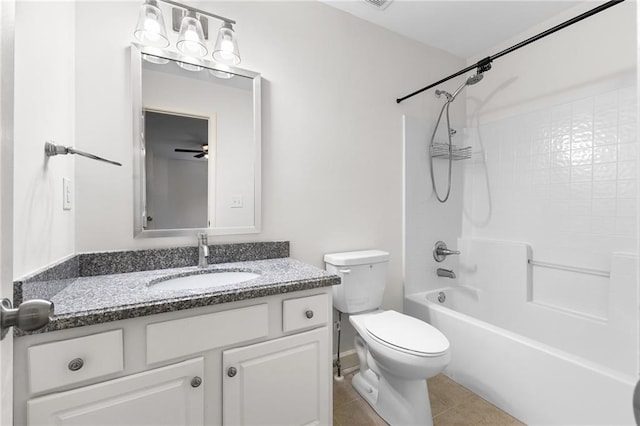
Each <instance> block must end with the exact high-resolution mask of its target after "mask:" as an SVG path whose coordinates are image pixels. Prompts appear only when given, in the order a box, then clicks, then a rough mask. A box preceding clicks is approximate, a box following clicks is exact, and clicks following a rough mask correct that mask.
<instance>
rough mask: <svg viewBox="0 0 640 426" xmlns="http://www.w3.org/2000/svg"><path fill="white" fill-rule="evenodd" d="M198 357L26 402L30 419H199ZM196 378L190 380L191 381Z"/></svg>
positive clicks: (64, 422)
mask: <svg viewBox="0 0 640 426" xmlns="http://www.w3.org/2000/svg"><path fill="white" fill-rule="evenodd" d="M203 373H204V361H203V358H196V359H192V360H189V361H185V362H181V363H179V364H174V365H170V366H168V367H162V368H157V369H155V370H149V371H145V372H143V373H138V374H133V375H131V376H126V377H122V378H119V379H115V380H109V381H106V382H103V383H98V384H95V385H91V386H85V387H82V388H78V389H74V390H70V391H66V392H60V393H56V394H52V395H46V396H42V397H39V398H34V399H31V400H29V401H28V402H27V419H28V420H27V422H28V425H29V426H34V425H57V426H58V425H59V426H71V425H77V426H80V425H83V426H86V425H136V426H138V425H149V426H151V425H154V426H158V425H202V424H203V423H204V420H203V415H204V391H203V387H204V386H203V384H200V385H198V386H197V387H194V386H192V380H193V379H194V377H199V378H201V377H203ZM193 384H194V385H195V384H196V383H195V382H194V383H193Z"/></svg>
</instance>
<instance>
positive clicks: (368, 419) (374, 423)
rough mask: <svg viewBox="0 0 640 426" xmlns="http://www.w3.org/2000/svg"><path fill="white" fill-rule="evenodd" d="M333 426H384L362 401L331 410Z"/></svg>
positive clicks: (355, 401)
mask: <svg viewBox="0 0 640 426" xmlns="http://www.w3.org/2000/svg"><path fill="white" fill-rule="evenodd" d="M333 424H334V426H386V425H387V423H386V422H385V421H384V420H382V419H381V418H380V417H379V416H378V415H377V414H376V412H375V411H374V410H373V409H372V408H371V407H370V406H369V404H367V403H366V402H365V401H364V400H363V399H356V400H354V401H351V402H349V403H346V404H342V405H340V406H338V407H337V408H334V410H333Z"/></svg>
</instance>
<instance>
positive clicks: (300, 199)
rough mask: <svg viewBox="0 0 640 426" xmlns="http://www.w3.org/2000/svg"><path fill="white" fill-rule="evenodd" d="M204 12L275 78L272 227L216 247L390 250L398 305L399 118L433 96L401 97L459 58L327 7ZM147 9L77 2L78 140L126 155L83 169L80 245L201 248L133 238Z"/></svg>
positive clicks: (269, 122) (311, 253) (266, 90)
mask: <svg viewBox="0 0 640 426" xmlns="http://www.w3.org/2000/svg"><path fill="white" fill-rule="evenodd" d="M200 6H201V7H202V8H204V9H207V10H210V11H212V12H215V13H219V14H222V15H225V16H229V17H231V18H233V19H235V20H237V21H238V25H237V34H238V37H239V43H240V50H241V53H242V56H243V63H242V66H243V67H245V68H247V69H251V70H255V71H259V72H260V73H261V74H262V76H263V78H264V79H265V80H264V85H263V112H262V118H263V158H262V164H263V175H262V182H263V205H262V215H263V232H262V233H261V234H259V235H245V236H241V237H236V236H228V237H215V238H212V239H211V240H210V241H213V242H221V241H254V240H290V241H291V254H292V256H293V257H295V258H298V259H300V260H302V261H305V262H308V263H311V264H313V265H316V266H319V267H323V266H324V265H323V262H322V256H323V254H324V253H327V252H335V251H344V250H356V249H364V248H379V249H383V250H388V251H389V252H391V262H390V265H389V266H390V267H389V272H388V290H387V294H386V297H385V305H386V306H387V307H393V308H396V309H401V306H402V256H403V255H402V250H403V248H402V204H403V200H402V162H403V159H402V149H403V148H402V115H403V114H404V113H408V112H409V113H412V114H413V115H424V114H431V113H432V112H433V111H434V110H435V108H436V107H437V104H436V102H435V101H434V100H433V99H430V98H427V97H424V96H423V97H416V98H414V99H412V100H410V101H406V102H404V103H403V104H401V105H397V104H396V103H395V99H396V98H397V97H399V96H402V95H404V94H406V93H409V92H411V91H413V90H415V89H416V88H419V87H421V86H423V85H424V84H426V83H428V82H429V81H431V80H433V79H434V78H438V77H440V76H442V75H445V74H447V73H450V72H453V71H455V70H456V69H458V68H459V67H460V66H462V65H463V61H462V60H460V59H458V58H456V57H453V56H451V55H449V54H446V53H444V52H442V51H439V50H436V49H431V48H428V47H425V46H423V45H420V44H419V43H417V42H414V41H411V40H408V39H406V38H404V37H401V36H399V35H396V34H394V33H391V32H389V31H386V30H383V29H380V28H378V27H375V26H373V25H372V24H369V23H366V22H363V21H360V20H358V19H356V18H354V17H353V16H351V15H348V14H346V13H344V12H341V11H338V10H335V9H333V8H331V7H329V6H326V5H324V4H320V3H315V2H283V3H279V2H230V3H202V4H200ZM137 9H138V4H137V3H113V2H110V3H102V2H91V3H80V4H78V5H77V16H78V25H77V29H78V33H77V39H76V42H77V47H78V51H79V52H82V54H81V55H78V57H77V58H76V63H77V68H76V71H77V86H76V89H77V91H76V102H77V111H78V115H77V124H78V125H77V140H78V146H79V147H80V148H81V149H86V150H89V151H91V150H93V151H98V152H96V153H97V154H100V152H102V153H103V154H104V153H105V152H109V153H110V155H111V156H112V157H114V159H116V160H120V161H122V162H123V163H124V167H122V168H114V167H108V166H104V167H102V166H98V165H94V164H87V163H81V162H78V163H77V180H78V186H77V193H78V203H79V208H78V214H77V220H76V232H77V251H78V252H87V251H94V250H115V249H131V248H142V247H157V246H171V245H176V244H178V245H195V235H194V237H193V238H188V239H180V238H165V239H157V238H156V239H138V240H136V239H134V238H133V229H132V226H133V225H132V222H133V221H132V215H133V209H132V195H131V194H132V180H131V174H132V170H131V159H132V158H133V154H132V142H131V120H132V118H131V105H130V98H129V75H128V60H127V57H128V56H127V55H128V52H127V46H128V44H129V43H130V41H131V39H132V35H131V33H132V29H133V25H135V19H136V14H137ZM93 17H99V19H97V20H94V19H91V18H93ZM345 342H347V343H346V344H348V345H350V344H351V342H350V341H349V340H345Z"/></svg>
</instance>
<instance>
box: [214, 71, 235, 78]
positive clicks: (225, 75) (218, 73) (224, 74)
mask: <svg viewBox="0 0 640 426" xmlns="http://www.w3.org/2000/svg"><path fill="white" fill-rule="evenodd" d="M209 72H210V73H211V75H213V76H214V77H217V78H224V79H229V78H233V74H232V73H230V72H225V71H220V70H209Z"/></svg>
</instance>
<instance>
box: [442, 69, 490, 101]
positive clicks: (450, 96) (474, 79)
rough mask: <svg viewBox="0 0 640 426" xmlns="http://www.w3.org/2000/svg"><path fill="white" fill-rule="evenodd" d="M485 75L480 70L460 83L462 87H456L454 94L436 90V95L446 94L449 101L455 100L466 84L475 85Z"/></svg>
mask: <svg viewBox="0 0 640 426" xmlns="http://www.w3.org/2000/svg"><path fill="white" fill-rule="evenodd" d="M483 77H484V75H483V74H482V73H481V72H479V73H477V74H474V75H472V76H470V77H469V78H467V79H466V80H465V82H464V83H462V84H461V85H460V87H458V88H457V89H456V91H455V92H453V94H449V93H447V92H445V91H444V90H436V96H438V97H440V95H442V94H444V95H446V96H447V102H453V101H454V100H455V98H456V96H458V93H460V92H461V91H462V89H464V88H465V87H466V86H473V85H474V84H476V83H477V82H479V81H480V80H482V78H483Z"/></svg>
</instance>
